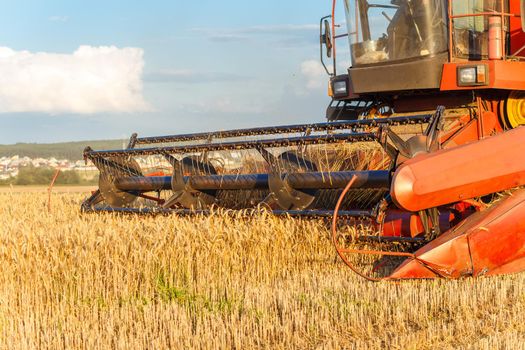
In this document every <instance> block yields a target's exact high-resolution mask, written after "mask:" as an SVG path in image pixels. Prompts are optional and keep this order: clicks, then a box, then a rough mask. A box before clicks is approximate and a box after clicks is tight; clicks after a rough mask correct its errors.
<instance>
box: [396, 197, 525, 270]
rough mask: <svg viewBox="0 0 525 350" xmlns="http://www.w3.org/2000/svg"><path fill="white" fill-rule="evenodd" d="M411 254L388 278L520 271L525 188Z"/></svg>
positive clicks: (524, 250) (524, 254) (524, 259)
mask: <svg viewBox="0 0 525 350" xmlns="http://www.w3.org/2000/svg"><path fill="white" fill-rule="evenodd" d="M414 255H415V259H413V258H411V259H407V260H406V261H405V262H404V263H403V264H401V265H400V266H399V267H398V268H397V269H396V270H395V271H394V272H393V273H392V274H391V275H390V277H389V278H391V279H403V278H429V277H437V276H441V277H447V278H458V277H461V276H468V275H473V276H481V275H497V274H505V273H515V272H520V271H523V270H524V269H525V190H519V191H516V192H514V193H513V194H512V195H511V196H508V197H506V198H504V199H502V200H500V201H499V202H498V203H497V204H495V205H493V206H492V207H491V208H489V209H487V210H485V211H482V212H477V213H475V214H473V215H471V216H470V217H468V218H467V219H465V220H464V221H463V222H462V223H460V224H459V225H457V226H456V227H455V228H453V229H452V230H450V231H449V232H446V233H444V234H443V235H442V236H440V237H439V238H437V239H436V240H434V241H432V242H430V243H429V244H427V245H426V246H424V247H423V248H421V249H420V250H418V251H417V252H416V253H415V254H414ZM429 271H432V272H434V276H432V275H431V274H429ZM429 275H430V276H429Z"/></svg>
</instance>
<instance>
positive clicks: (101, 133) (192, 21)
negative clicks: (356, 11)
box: [0, 0, 343, 144]
mask: <svg viewBox="0 0 525 350" xmlns="http://www.w3.org/2000/svg"><path fill="white" fill-rule="evenodd" d="M330 7H331V1H328V0H324V1H321V0H318V1H315V0H311V1H298V0H293V1H276V0H265V1H240V0H230V1H209V0H208V1H206V0H204V1H198V2H197V1H179V0H171V1H159V0H156V1H155V0H154V1H120V0H118V1H89V2H87V1H72V0H69V1H65V0H62V1H57V0H47V1H41V0H18V1H16V2H15V1H9V2H8V3H4V4H3V9H2V11H1V12H0V47H4V48H8V49H9V50H8V54H7V56H8V57H9V65H8V66H5V67H4V69H5V71H7V72H12V74H11V75H12V77H11V79H14V80H16V84H21V85H20V89H22V90H21V91H29V90H30V91H29V92H28V96H29V97H28V101H22V102H20V101H19V97H17V98H16V103H15V102H13V97H12V96H11V97H9V98H8V97H5V96H4V99H2V93H4V95H9V94H12V91H10V90H6V89H7V88H4V89H3V90H2V89H1V88H0V112H1V113H0V122H1V125H2V126H1V128H0V143H2V144H7V143H15V142H56V141H69V140H89V139H107V138H122V139H124V138H127V137H128V136H129V135H130V134H131V133H132V132H138V133H139V135H155V134H172V133H178V132H193V131H208V130H215V129H229V128H236V127H247V126H260V125H274V124H288V123H300V122H312V121H323V120H324V110H325V108H326V105H327V104H328V102H329V99H328V97H327V96H326V86H327V79H328V77H327V76H326V75H325V74H323V73H322V70H321V69H320V66H319V64H318V62H317V61H318V56H319V51H318V29H317V25H318V21H319V18H320V17H321V16H323V15H326V14H328V13H329V12H330V10H331V9H330ZM341 15H343V14H342V13H341ZM81 46H86V47H88V50H87V51H86V52H87V57H92V56H93V57H99V56H98V55H99V54H100V52H99V50H98V49H97V48H99V47H101V46H103V47H113V48H114V49H115V50H114V51H112V52H111V53H109V54H108V55H109V56H111V57H112V58H110V59H108V61H107V62H108V64H106V63H104V62H106V61H104V59H106V58H104V57H106V56H108V55H106V54H103V55H102V56H100V57H103V58H100V59H99V58H97V59H96V60H93V61H90V62H89V69H90V71H93V70H94V69H97V67H98V68H101V69H102V68H106V69H107V71H106V73H100V74H106V75H107V72H108V71H110V68H111V64H113V65H116V67H117V68H118V66H119V65H120V68H121V70H122V74H120V75H119V79H126V78H125V76H126V74H128V73H126V72H128V71H129V72H132V73H129V74H130V75H129V76H131V75H133V74H136V73H137V67H138V66H137V62H138V61H137V60H138V56H139V55H138V54H139V53H141V52H142V56H141V57H142V63H143V67H142V70H141V71H140V75H138V76H137V77H139V78H140V82H137V81H135V80H133V81H132V82H130V81H126V80H125V81H124V82H123V83H122V84H120V85H118V86H119V88H123V89H124V88H125V87H123V86H124V85H126V86H128V85H129V86H131V88H130V89H132V90H133V91H132V92H133V93H132V94H128V95H126V97H125V98H124V97H122V98H121V102H122V101H124V102H122V105H123V107H122V108H120V107H119V108H120V109H119V108H113V107H108V108H104V107H103V106H113V104H112V101H111V100H110V97H108V98H107V100H104V102H103V103H98V102H97V101H101V99H104V98H105V97H107V96H108V95H112V94H113V91H112V90H104V89H105V88H103V89H102V90H100V91H99V93H100V94H101V95H103V96H91V97H92V98H91V99H88V100H86V101H87V102H86V101H79V99H81V98H82V97H83V96H85V95H87V93H85V92H83V91H85V90H79V92H78V94H76V95H75V94H74V93H71V94H67V97H64V96H65V94H64V93H60V94H58V93H56V95H57V96H51V97H49V96H48V92H49V90H51V92H53V91H57V90H56V89H55V87H54V86H55V85H53V84H55V83H56V84H59V86H61V87H62V88H64V91H66V92H70V90H72V89H73V90H74V89H75V87H76V85H74V83H73V82H66V83H67V84H66V85H65V86H66V87H64V82H60V81H58V82H57V81H55V80H56V79H55V78H56V74H57V73H56V72H58V73H59V75H61V72H60V67H62V65H65V67H66V68H65V69H70V70H71V72H72V73H71V74H73V75H70V76H73V77H74V78H73V79H70V80H76V77H77V76H76V75H74V72H75V69H83V68H82V67H84V65H83V64H84V62H85V61H86V60H85V56H83V58H81V59H80V61H75V62H76V63H74V64H73V63H71V62H72V61H71V60H70V58H71V57H72V56H71V55H73V53H74V52H75V51H76V50H78V49H79V47H81ZM123 48H136V49H140V50H137V51H133V52H131V51H130V52H128V53H127V54H125V53H122V52H121V51H119V50H120V49H123ZM25 51H27V52H28V53H26V52H25ZM38 53H46V54H38ZM48 54H49V55H48ZM128 54H129V55H128ZM50 55H51V56H50ZM61 55H63V56H61ZM126 55H127V58H126V57H124V56H126ZM26 56H27V57H26ZM73 56H75V55H73ZM109 56H108V57H109ZM131 56H132V57H131ZM19 57H24V59H26V61H25V62H26V63H25V64H24V65H23V67H24V68H23V69H24V70H27V69H29V68H28V67H32V68H31V70H30V71H29V72H30V73H27V76H28V78H27V79H29V80H27V79H25V80H24V82H25V83H27V82H28V81H30V79H41V80H46V79H48V80H50V79H51V78H52V80H53V81H54V82H55V83H50V82H49V81H44V82H43V83H42V82H41V81H36V82H35V84H40V85H39V86H43V87H45V86H52V87H53V88H51V89H48V90H45V89H44V88H42V89H44V90H42V91H44V92H42V91H41V92H39V93H38V94H37V93H36V92H33V89H32V87H27V88H25V90H24V86H26V85H23V84H22V83H20V82H19V80H20V79H19V77H18V76H16V75H17V74H18V73H19V72H18V71H17V70H18V69H19V68H16V67H18V65H17V64H19V62H20V59H19ZM28 57H29V58H28ZM50 57H51V58H50ZM121 58H122V60H124V62H125V63H124V64H120V63H119V62H121V61H120V59H121ZM49 61H51V62H54V63H52V64H53V66H52V69H51V68H49V67H48V66H46V64H47V63H42V62H49ZM2 62H3V61H2V60H1V59H0V74H1V73H2ZM27 62H30V63H27ZM31 62H39V64H34V63H31ZM79 62H80V63H79ZM42 67H43V68H42ZM93 67H95V68H93ZM127 67H134V68H129V70H128V68H127ZM38 69H41V70H45V72H41V73H42V74H40V72H38ZM53 69H54V70H53ZM13 71H14V72H13ZM20 72H22V69H20ZM24 72H25V71H24ZM53 72H55V73H53ZM20 74H22V73H20ZM24 74H25V73H24ZM53 74H54V75H53ZM95 74H97V73H95ZM137 74H138V73H137ZM3 75H4V76H5V75H6V74H3ZM8 75H9V74H8ZM50 77H51V78H50ZM123 77H124V78H123ZM80 79H81V78H78V80H80ZM2 80H3V78H2V77H1V76H0V85H1V84H2V83H3V84H5V86H9V85H10V84H11V82H10V81H9V80H8V78H4V81H2ZM25 83H24V84H25ZM47 83H49V84H47ZM16 84H15V85H16ZM46 84H47V85H46ZM138 86H140V87H141V91H140V93H137V91H135V90H136V88H137V87H138ZM119 88H117V90H118V89H119ZM108 89H109V88H108ZM51 92H49V93H51ZM128 92H129V91H128ZM126 93H127V92H126ZM136 93H137V94H136ZM35 94H36V95H38V96H33V95H35ZM19 95H20V94H19ZM21 95H25V93H21ZM139 95H141V96H139ZM43 96H44V97H43ZM79 96H80V97H79ZM48 97H49V98H52V99H53V103H52V104H49V103H47V101H45V98H48ZM66 98H69V99H73V100H74V101H58V100H60V99H66ZM43 99H44V100H43ZM142 99H143V101H142ZM131 100H136V102H137V103H136V104H133V103H131V102H132V101H131ZM139 100H140V101H139ZM6 101H7V102H6ZM130 101H131V102H130ZM81 102H82V103H83V104H82V108H84V109H82V108H77V107H78V106H75V107H72V106H73V105H74V104H75V103H76V104H78V103H81ZM84 102H85V103H84ZM2 103H3V104H4V105H5V106H8V107H9V108H7V107H6V108H3V109H2V106H1V104H2ZM88 103H92V104H93V106H94V107H95V111H91V109H89V108H88V109H87V111H89V112H86V109H85V107H86V106H85V104H88ZM130 103H131V104H130ZM124 105H125V106H124ZM146 105H147V106H146ZM145 106H146V107H145ZM97 108H99V109H100V110H97ZM124 110H125V111H124Z"/></svg>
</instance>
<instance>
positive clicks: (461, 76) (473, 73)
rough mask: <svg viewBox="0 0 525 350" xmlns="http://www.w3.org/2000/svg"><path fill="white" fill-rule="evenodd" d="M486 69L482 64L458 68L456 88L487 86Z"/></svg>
mask: <svg viewBox="0 0 525 350" xmlns="http://www.w3.org/2000/svg"><path fill="white" fill-rule="evenodd" d="M487 71H488V67H487V66H486V65H484V64H480V65H477V66H463V67H462V66H459V67H458V86H478V85H487V83H488V82H487Z"/></svg>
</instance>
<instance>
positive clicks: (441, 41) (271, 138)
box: [82, 0, 525, 280]
mask: <svg viewBox="0 0 525 350" xmlns="http://www.w3.org/2000/svg"><path fill="white" fill-rule="evenodd" d="M336 5H337V4H336V1H335V0H334V1H333V9H332V16H328V17H325V18H323V19H322V20H321V23H320V27H321V61H322V62H323V65H324V67H325V68H326V71H327V73H328V74H329V75H330V89H329V94H330V96H331V97H332V102H331V104H330V105H329V107H328V109H327V119H328V122H324V123H318V124H308V125H286V126H276V127H269V128H268V127H267V128H254V129H242V130H230V131H221V132H212V133H199V134H187V135H174V136H160V137H144V138H141V137H137V135H133V136H132V137H131V139H130V142H129V146H128V148H127V149H125V150H102V151H100V150H97V151H95V150H92V149H90V148H87V149H86V150H85V153H84V156H85V158H86V159H89V160H91V161H92V162H93V163H94V164H95V165H96V166H97V167H98V169H99V170H100V182H99V190H98V191H96V192H95V193H94V194H93V195H92V196H91V197H90V198H88V199H87V200H86V201H85V202H84V203H83V205H82V209H83V210H84V211H95V212H101V211H111V212H125V213H175V214H180V215H187V214H207V213H210V212H213V211H217V210H219V211H220V210H243V211H245V212H258V211H260V210H270V211H271V212H272V213H274V214H275V215H287V216H288V215H289V216H294V217H324V218H331V219H332V221H333V224H332V231H333V241H334V244H335V246H336V249H337V252H338V254H339V255H340V256H341V258H342V259H343V260H344V261H345V262H346V263H347V264H348V265H349V266H350V267H351V268H352V269H353V270H354V271H356V272H357V273H358V274H360V275H361V276H363V277H365V278H368V279H371V280H379V279H383V278H386V279H405V278H435V277H446V278H458V277H462V276H481V275H496V274H505V273H512V272H518V271H522V270H523V269H525V190H524V189H520V186H523V185H525V151H524V146H525V127H520V126H521V125H525V62H524V60H525V33H524V29H525V16H523V15H525V3H524V2H523V1H519V0H510V1H509V0H469V1H467V0H449V1H446V0H392V1H385V0H376V1H375V2H374V1H367V0H345V1H344V9H345V11H346V18H347V33H345V34H336V29H339V26H338V25H336V23H335V20H334V12H335V9H336ZM339 5H341V4H339ZM341 7H342V6H341ZM372 25H373V26H372ZM339 30H340V29H339ZM340 31H341V30H340ZM341 38H345V40H349V43H350V52H351V60H352V66H351V67H350V68H349V69H348V71H346V72H344V74H337V72H336V70H335V67H337V63H338V62H337V61H336V57H337V55H336V45H335V43H336V41H337V39H341ZM325 55H326V56H328V57H329V58H331V59H332V60H333V61H332V62H331V64H330V66H328V65H326V64H325V63H324V59H325ZM221 208H223V209H221ZM357 266H358V267H359V268H357Z"/></svg>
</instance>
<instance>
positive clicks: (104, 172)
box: [98, 157, 142, 208]
mask: <svg viewBox="0 0 525 350" xmlns="http://www.w3.org/2000/svg"><path fill="white" fill-rule="evenodd" d="M104 163H106V164H107V166H102V167H99V169H100V176H99V179H98V187H99V190H100V195H101V196H102V198H104V201H105V202H106V203H107V204H109V205H110V206H112V207H116V208H118V207H127V206H129V205H131V204H132V203H133V202H134V201H135V199H136V198H137V196H136V195H135V194H134V193H130V192H126V191H121V190H119V189H118V188H117V186H116V185H115V180H117V179H119V178H124V177H131V176H141V175H142V171H141V169H140V166H139V164H138V163H137V162H136V161H135V160H134V159H132V158H127V157H111V158H108V159H107V160H105V161H104Z"/></svg>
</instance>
